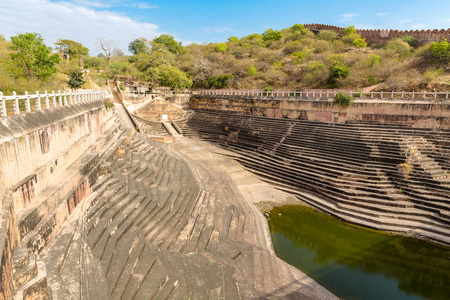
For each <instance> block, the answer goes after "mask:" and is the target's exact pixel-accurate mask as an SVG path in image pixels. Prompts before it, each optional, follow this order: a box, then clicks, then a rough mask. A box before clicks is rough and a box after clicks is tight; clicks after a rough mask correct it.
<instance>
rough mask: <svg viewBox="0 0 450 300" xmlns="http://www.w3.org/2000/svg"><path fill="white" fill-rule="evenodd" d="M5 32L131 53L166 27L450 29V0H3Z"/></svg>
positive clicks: (208, 30)
mask: <svg viewBox="0 0 450 300" xmlns="http://www.w3.org/2000/svg"><path fill="white" fill-rule="evenodd" d="M0 16H1V17H0V33H1V34H3V35H5V36H6V37H10V36H13V35H16V34H18V33H21V32H38V33H40V34H41V35H42V36H43V37H44V39H45V42H46V43H47V44H48V45H51V46H52V43H53V42H55V41H56V40H57V39H58V38H65V39H72V40H75V41H79V42H81V43H83V44H84V45H85V46H87V47H88V48H89V49H90V53H91V54H94V55H95V54H97V53H98V52H99V51H98V49H97V47H96V40H97V38H98V37H103V38H106V39H110V40H113V41H114V42H115V44H116V45H117V47H118V48H120V49H122V50H123V51H124V52H127V46H128V44H129V43H130V42H131V41H132V40H134V39H135V38H138V37H146V38H148V39H152V38H154V37H155V36H158V35H160V34H163V33H169V34H172V35H173V36H175V37H176V39H178V40H180V41H182V42H183V44H188V43H192V42H196V43H202V42H221V41H226V39H227V38H228V37H229V36H238V37H241V36H245V35H248V34H250V33H255V32H258V33H261V32H263V31H264V30H265V29H267V28H274V29H282V28H285V27H289V26H292V25H293V24H295V23H300V24H307V23H324V24H330V25H336V26H342V27H346V26H349V25H355V26H356V27H357V28H361V29H364V28H365V29H387V28H389V29H408V30H409V29H435V28H437V29H442V28H444V29H447V28H450V0H433V1H431V0H428V1H425V0H390V1H387V0H377V1H363V0H359V1H356V0H341V1H338V0H334V1H332V0H308V1H303V0H296V1H294V0H279V1H268V0H259V1H257V0H247V1H235V0H231V1H211V0H210V1H203V0H202V1H175V0H165V1H163V0H154V1H153V0H152V1H146V0H139V1H126V0H65V1H55V0H0Z"/></svg>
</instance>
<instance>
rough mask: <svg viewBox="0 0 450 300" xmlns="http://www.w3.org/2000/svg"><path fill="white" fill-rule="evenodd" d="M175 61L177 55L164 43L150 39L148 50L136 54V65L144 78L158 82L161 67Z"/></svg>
mask: <svg viewBox="0 0 450 300" xmlns="http://www.w3.org/2000/svg"><path fill="white" fill-rule="evenodd" d="M174 62H175V55H174V54H173V53H172V52H170V51H169V50H168V49H167V48H166V47H165V46H164V45H161V44H158V43H154V42H151V41H148V43H146V50H145V51H144V52H140V53H139V54H138V55H137V56H136V62H135V66H136V68H137V69H138V70H139V71H140V72H141V74H142V75H141V76H142V78H143V79H144V80H149V81H152V82H155V81H156V82H157V81H158V76H159V73H160V71H161V69H162V68H163V67H164V66H171V65H173V63H174Z"/></svg>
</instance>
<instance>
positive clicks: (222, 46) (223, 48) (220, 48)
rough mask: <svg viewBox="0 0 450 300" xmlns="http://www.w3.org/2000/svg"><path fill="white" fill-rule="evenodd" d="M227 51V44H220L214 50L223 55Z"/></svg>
mask: <svg viewBox="0 0 450 300" xmlns="http://www.w3.org/2000/svg"><path fill="white" fill-rule="evenodd" d="M227 49H228V47H227V44H225V43H218V44H217V45H216V47H215V48H214V50H215V51H216V52H222V53H224V52H225V51H227Z"/></svg>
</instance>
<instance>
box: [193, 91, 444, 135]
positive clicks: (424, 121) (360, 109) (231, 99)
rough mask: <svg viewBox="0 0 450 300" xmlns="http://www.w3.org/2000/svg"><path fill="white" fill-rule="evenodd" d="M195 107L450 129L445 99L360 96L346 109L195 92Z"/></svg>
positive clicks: (328, 102)
mask: <svg viewBox="0 0 450 300" xmlns="http://www.w3.org/2000/svg"><path fill="white" fill-rule="evenodd" d="M191 108H192V109H195V110H209V111H222V112H232V113H237V114H244V115H253V116H266V117H270V118H290V119H302V120H310V121H320V122H338V123H345V122H371V123H400V124H404V125H407V126H412V127H420V128H450V115H449V111H450V102H449V101H442V100H441V101H439V100H434V101H433V100H426V101H419V100H381V99H360V100H354V102H353V103H352V105H351V106H349V107H347V108H343V107H341V106H340V105H338V104H336V103H334V100H333V99H332V98H329V99H327V98H317V99H298V98H287V99H276V98H273V97H260V96H259V97H252V96H207V95H193V96H192V97H191Z"/></svg>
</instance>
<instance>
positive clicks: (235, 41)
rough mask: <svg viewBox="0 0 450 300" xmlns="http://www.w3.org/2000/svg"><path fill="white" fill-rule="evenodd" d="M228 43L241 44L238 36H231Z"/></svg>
mask: <svg viewBox="0 0 450 300" xmlns="http://www.w3.org/2000/svg"><path fill="white" fill-rule="evenodd" d="M228 41H229V42H230V43H237V42H239V38H238V37H237V36H230V37H229V38H228Z"/></svg>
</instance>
